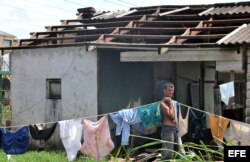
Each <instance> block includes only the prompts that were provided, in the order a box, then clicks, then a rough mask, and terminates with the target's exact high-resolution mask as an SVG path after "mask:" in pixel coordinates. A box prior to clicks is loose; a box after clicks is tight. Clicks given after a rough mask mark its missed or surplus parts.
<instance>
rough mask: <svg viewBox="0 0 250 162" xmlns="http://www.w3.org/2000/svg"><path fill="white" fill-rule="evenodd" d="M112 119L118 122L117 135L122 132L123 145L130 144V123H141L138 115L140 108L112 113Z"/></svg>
mask: <svg viewBox="0 0 250 162" xmlns="http://www.w3.org/2000/svg"><path fill="white" fill-rule="evenodd" d="M110 117H111V119H112V120H113V122H114V123H115V124H116V132H115V135H116V136H119V135H121V132H122V140H121V144H122V145H128V141H129V135H130V125H132V124H139V123H140V122H141V119H140V117H139V115H138V109H124V110H120V111H118V112H117V113H113V114H110Z"/></svg>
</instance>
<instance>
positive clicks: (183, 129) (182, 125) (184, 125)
mask: <svg viewBox="0 0 250 162" xmlns="http://www.w3.org/2000/svg"><path fill="white" fill-rule="evenodd" d="M181 111H182V110H181V108H179V124H178V126H179V132H178V136H179V137H182V136H183V135H185V134H187V132H188V118H189V107H188V109H187V114H186V117H185V118H184V119H183V117H182V114H181Z"/></svg>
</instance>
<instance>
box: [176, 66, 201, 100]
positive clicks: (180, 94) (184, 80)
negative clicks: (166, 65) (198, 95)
mask: <svg viewBox="0 0 250 162" xmlns="http://www.w3.org/2000/svg"><path fill="white" fill-rule="evenodd" d="M199 78H200V62H177V63H176V100H177V101H179V102H181V103H184V104H189V103H188V98H189V97H190V96H188V84H189V83H192V81H197V82H198V81H199Z"/></svg>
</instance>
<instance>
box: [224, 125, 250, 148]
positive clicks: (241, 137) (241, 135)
mask: <svg viewBox="0 0 250 162" xmlns="http://www.w3.org/2000/svg"><path fill="white" fill-rule="evenodd" d="M224 137H225V139H226V141H230V142H231V143H232V144H234V145H236V146H237V145H240V146H249V145H250V124H247V123H242V122H238V121H233V120H231V121H230V126H229V128H228V129H227V130H226V133H225V135H224Z"/></svg>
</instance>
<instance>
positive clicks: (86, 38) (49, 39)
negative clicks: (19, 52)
mask: <svg viewBox="0 0 250 162" xmlns="http://www.w3.org/2000/svg"><path fill="white" fill-rule="evenodd" d="M100 35H101V34H95V35H84V36H70V37H47V38H34V39H32V38H30V39H20V40H19V44H20V46H22V43H23V42H32V43H33V42H37V43H41V42H47V43H49V41H57V40H77V39H83V40H84V41H90V40H96V39H97V38H98V37H100Z"/></svg>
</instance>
